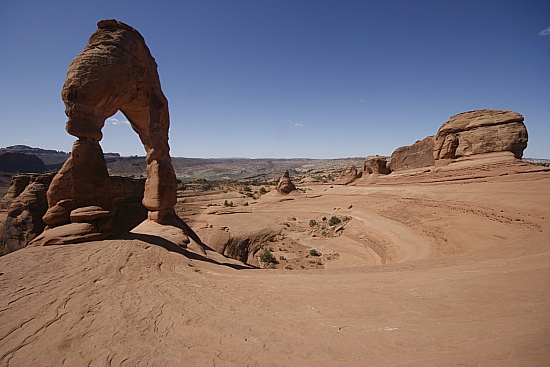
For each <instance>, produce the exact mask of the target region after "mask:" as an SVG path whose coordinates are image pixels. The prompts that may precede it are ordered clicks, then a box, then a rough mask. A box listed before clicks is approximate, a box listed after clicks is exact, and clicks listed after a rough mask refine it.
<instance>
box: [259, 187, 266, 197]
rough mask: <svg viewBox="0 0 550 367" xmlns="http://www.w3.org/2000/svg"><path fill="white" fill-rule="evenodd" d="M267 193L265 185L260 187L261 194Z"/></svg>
mask: <svg viewBox="0 0 550 367" xmlns="http://www.w3.org/2000/svg"><path fill="white" fill-rule="evenodd" d="M265 194H267V190H266V189H265V187H263V186H262V187H260V195H265Z"/></svg>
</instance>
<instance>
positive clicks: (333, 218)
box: [328, 215, 342, 226]
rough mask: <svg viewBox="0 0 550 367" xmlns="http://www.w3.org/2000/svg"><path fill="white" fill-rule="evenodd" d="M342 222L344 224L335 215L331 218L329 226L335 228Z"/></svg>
mask: <svg viewBox="0 0 550 367" xmlns="http://www.w3.org/2000/svg"><path fill="white" fill-rule="evenodd" d="M340 222H342V220H340V218H338V217H337V216H335V215H333V216H332V217H330V219H329V221H328V225H329V226H335V225H337V224H338V223H340Z"/></svg>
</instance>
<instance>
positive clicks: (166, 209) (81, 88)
mask: <svg viewBox="0 0 550 367" xmlns="http://www.w3.org/2000/svg"><path fill="white" fill-rule="evenodd" d="M61 95H62V98H63V102H64V103H65V113H66V115H67V117H68V121H67V124H66V130H67V132H68V133H69V134H71V135H73V136H75V137H77V138H78V140H77V141H76V142H75V143H74V145H73V149H72V154H71V157H70V158H69V159H68V160H67V161H66V162H65V164H64V165H63V167H62V168H61V170H60V171H59V172H58V174H57V175H56V176H55V177H54V179H53V181H52V185H51V186H50V189H49V190H48V194H47V197H48V211H47V212H46V214H45V215H44V221H45V222H46V224H48V226H49V227H51V228H53V227H57V226H61V225H68V224H70V223H73V224H74V223H75V222H74V221H73V219H72V218H71V212H72V211H73V210H76V209H77V208H88V209H85V210H84V212H87V213H90V212H94V215H92V216H89V217H88V219H89V222H86V221H85V220H84V219H79V222H76V223H82V220H84V221H85V222H86V223H89V224H93V226H88V227H87V228H86V229H84V228H82V230H85V231H91V232H86V233H84V232H83V233H82V235H83V240H87V239H89V235H91V234H93V233H107V232H109V230H110V225H109V224H108V222H110V218H111V217H112V215H113V214H114V213H113V203H112V195H111V184H110V180H109V176H108V173H107V167H106V164H105V159H104V158H103V152H102V149H101V146H100V145H99V142H100V140H101V139H102V137H103V134H102V132H101V130H102V128H103V126H104V124H105V120H106V119H107V118H108V117H110V116H112V115H114V114H115V113H116V112H117V111H121V112H122V113H123V114H124V115H125V116H126V117H127V118H128V121H130V124H131V125H132V128H133V130H134V131H136V132H137V133H138V135H139V137H140V139H141V142H142V143H143V145H144V147H145V151H146V153H147V156H146V164H147V168H146V173H147V180H146V182H145V188H144V197H143V205H144V206H145V207H146V208H147V209H148V211H149V214H148V218H149V219H150V220H153V221H156V222H158V223H162V224H171V225H176V226H179V225H180V224H181V219H179V218H178V217H177V216H176V214H175V211H174V205H175V204H176V187H177V181H176V176H175V173H174V169H173V167H172V164H171V158H170V155H169V151H170V147H169V145H168V130H169V125H170V120H169V115H168V101H167V99H166V97H165V96H164V94H163V92H162V90H161V86H160V80H159V76H158V73H157V64H156V62H155V60H154V58H153V57H152V56H151V53H150V51H149V48H148V47H147V45H146V44H145V41H144V39H143V37H142V36H141V35H140V34H139V32H138V31H136V30H135V29H134V28H132V27H130V26H128V25H126V24H124V23H122V22H118V21H116V20H102V21H100V22H99V23H98V30H97V31H96V32H95V33H94V34H92V36H91V37H90V39H89V41H88V45H87V46H86V47H85V48H84V50H83V51H82V52H81V53H80V54H79V55H78V56H77V57H76V58H75V59H74V60H73V61H72V63H71V65H70V66H69V69H68V71H67V79H66V80H65V83H64V85H63V90H62V93H61ZM92 207H93V209H91V208H92ZM98 208H99V209H98ZM99 212H101V214H98V213H99ZM98 215H99V216H100V217H101V218H98ZM92 217H93V218H94V219H92ZM79 218H82V215H80V216H79ZM98 221H101V223H99V222H98ZM80 227H82V226H80Z"/></svg>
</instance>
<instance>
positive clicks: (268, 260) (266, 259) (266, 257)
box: [260, 249, 277, 265]
mask: <svg viewBox="0 0 550 367" xmlns="http://www.w3.org/2000/svg"><path fill="white" fill-rule="evenodd" d="M260 261H261V262H263V263H264V264H266V265H270V264H277V259H275V256H273V254H272V253H271V252H270V251H269V250H268V249H265V250H264V252H262V253H261V254H260Z"/></svg>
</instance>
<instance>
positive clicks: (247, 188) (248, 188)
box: [243, 185, 252, 192]
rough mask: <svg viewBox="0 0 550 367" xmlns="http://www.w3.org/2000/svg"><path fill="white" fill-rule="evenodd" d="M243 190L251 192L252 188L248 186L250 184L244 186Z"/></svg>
mask: <svg viewBox="0 0 550 367" xmlns="http://www.w3.org/2000/svg"><path fill="white" fill-rule="evenodd" d="M243 191H246V192H252V189H251V188H250V186H248V185H247V186H245V187H244V189H243Z"/></svg>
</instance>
